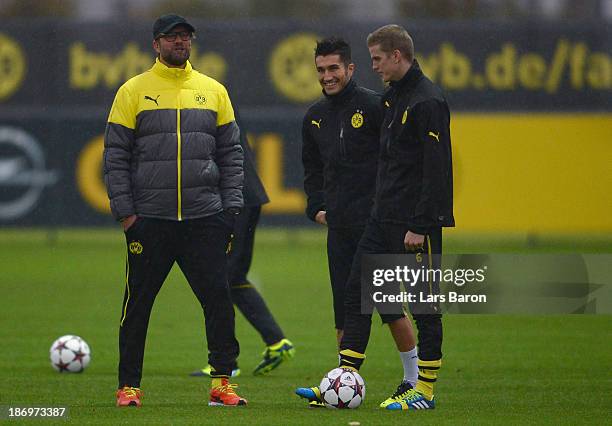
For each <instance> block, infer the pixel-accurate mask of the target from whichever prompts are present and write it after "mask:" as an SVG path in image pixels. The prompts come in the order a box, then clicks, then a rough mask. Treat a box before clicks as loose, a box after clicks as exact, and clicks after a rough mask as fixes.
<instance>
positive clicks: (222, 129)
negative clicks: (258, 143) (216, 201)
mask: <svg viewBox="0 0 612 426" xmlns="http://www.w3.org/2000/svg"><path fill="white" fill-rule="evenodd" d="M219 96H220V97H221V98H220V100H219V110H218V111H217V138H216V160H215V161H216V163H217V167H218V168H219V173H220V178H219V191H220V194H221V200H222V202H223V209H224V210H227V209H228V208H231V207H238V208H241V207H242V206H243V205H244V199H243V195H242V185H243V181H244V168H243V162H244V153H243V152H242V147H241V146H240V129H239V128H238V125H237V124H236V121H235V118H234V109H233V108H232V103H231V102H230V99H229V95H228V94H227V91H226V90H225V88H224V87H223V88H222V92H221V93H220V95H219Z"/></svg>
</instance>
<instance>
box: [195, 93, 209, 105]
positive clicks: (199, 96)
mask: <svg viewBox="0 0 612 426" xmlns="http://www.w3.org/2000/svg"><path fill="white" fill-rule="evenodd" d="M194 99H195V101H196V102H197V103H198V105H204V104H205V103H206V97H205V96H204V95H203V94H201V93H196V94H195V96H194Z"/></svg>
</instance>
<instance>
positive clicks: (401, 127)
mask: <svg viewBox="0 0 612 426" xmlns="http://www.w3.org/2000/svg"><path fill="white" fill-rule="evenodd" d="M383 106H384V108H385V115H384V121H383V125H382V128H381V138H380V140H381V146H380V150H381V152H380V161H379V164H378V177H377V188H376V198H375V202H374V210H373V216H374V217H375V218H376V219H378V220H379V221H381V222H391V223H402V224H407V225H408V228H409V229H410V230H411V231H413V232H416V233H418V234H425V233H426V232H427V230H428V229H431V228H435V227H441V226H454V225H455V219H454V218H453V170H452V156H451V141H450V112H449V109H448V104H447V103H446V99H445V98H444V95H443V93H442V91H441V90H440V88H438V87H437V86H436V85H434V84H433V83H432V82H431V80H429V79H428V78H427V77H426V76H425V75H423V72H422V71H421V69H420V67H419V65H418V63H417V62H416V61H414V63H413V65H412V67H411V68H410V70H408V72H407V73H406V75H405V76H404V77H403V78H402V79H401V80H399V81H397V82H392V83H391V87H390V88H389V90H388V91H387V92H386V93H385V94H384V96H383Z"/></svg>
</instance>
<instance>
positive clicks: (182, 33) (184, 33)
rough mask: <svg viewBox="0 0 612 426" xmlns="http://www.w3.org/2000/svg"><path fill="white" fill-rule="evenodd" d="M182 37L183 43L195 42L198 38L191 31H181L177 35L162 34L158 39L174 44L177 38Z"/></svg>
mask: <svg viewBox="0 0 612 426" xmlns="http://www.w3.org/2000/svg"><path fill="white" fill-rule="evenodd" d="M177 37H180V38H181V40H183V41H188V40H193V39H194V38H196V36H195V34H193V33H192V32H190V31H179V32H177V33H161V34H160V35H159V36H158V37H157V38H158V39H159V38H163V39H164V40H166V41H169V42H173V41H176V38H177Z"/></svg>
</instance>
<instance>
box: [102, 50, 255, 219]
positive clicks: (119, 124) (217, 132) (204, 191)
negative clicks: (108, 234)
mask: <svg viewBox="0 0 612 426" xmlns="http://www.w3.org/2000/svg"><path fill="white" fill-rule="evenodd" d="M239 136H240V133H239V129H238V126H237V125H236V122H235V120H234V111H233V108H232V105H231V102H230V99H229V96H228V94H227V90H226V89H225V87H224V86H223V85H222V84H220V83H219V82H217V81H215V80H214V79H212V78H210V77H207V76H205V75H203V74H201V73H199V72H197V71H195V70H194V69H192V67H191V64H190V63H189V62H187V64H186V67H185V68H184V69H179V68H168V67H166V66H165V65H164V64H162V63H161V62H160V61H159V59H158V60H156V62H155V65H153V67H152V68H151V69H150V70H149V71H147V72H145V73H143V74H140V75H138V76H136V77H133V78H132V79H130V80H128V81H127V82H126V83H125V84H124V85H123V86H121V87H120V88H119V90H118V92H117V95H116V96H115V101H114V102H113V106H112V108H111V111H110V115H109V117H108V123H107V126H106V132H105V137H104V181H105V183H106V187H107V190H108V196H109V198H110V205H111V210H112V213H113V216H114V217H115V218H116V219H122V218H125V217H127V216H130V215H132V214H137V215H139V216H144V217H154V218H161V219H172V220H185V219H194V218H199V217H205V216H210V215H213V214H215V213H218V212H220V211H221V210H224V209H228V208H231V207H242V205H243V198H242V181H243V166H242V162H243V153H242V148H241V146H240V137H239Z"/></svg>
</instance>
